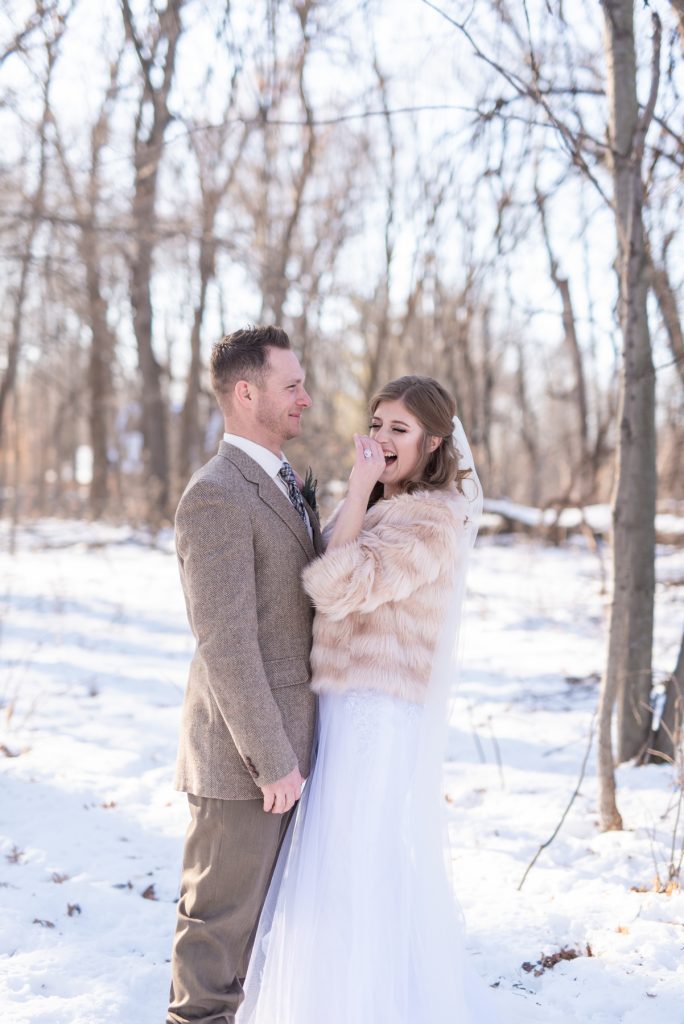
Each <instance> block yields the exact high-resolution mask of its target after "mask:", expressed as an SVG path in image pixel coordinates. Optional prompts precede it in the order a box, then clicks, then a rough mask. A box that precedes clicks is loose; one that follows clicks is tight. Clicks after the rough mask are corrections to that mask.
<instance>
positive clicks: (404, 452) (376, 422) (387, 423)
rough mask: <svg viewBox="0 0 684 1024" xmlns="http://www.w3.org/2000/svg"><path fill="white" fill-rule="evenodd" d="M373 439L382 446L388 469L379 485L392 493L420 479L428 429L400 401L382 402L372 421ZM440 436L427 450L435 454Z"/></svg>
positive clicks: (371, 434) (432, 439)
mask: <svg viewBox="0 0 684 1024" xmlns="http://www.w3.org/2000/svg"><path fill="white" fill-rule="evenodd" d="M369 433H370V436H371V437H372V438H374V440H376V441H377V442H378V444H379V445H380V446H381V448H382V450H383V452H384V455H385V469H384V471H383V473H382V475H381V477H380V483H382V484H384V485H385V494H386V495H387V494H388V493H389V494H391V493H392V492H393V491H394V490H396V489H397V488H398V487H399V484H401V483H403V482H404V481H405V480H412V479H417V478H418V477H419V476H420V472H421V470H422V462H423V460H424V455H423V438H424V437H425V428H424V427H423V425H422V424H421V423H420V422H419V420H417V419H416V417H415V416H414V415H413V413H411V412H409V410H408V409H407V408H406V406H405V405H404V403H403V402H402V401H401V399H394V400H392V401H388V400H386V401H384V402H380V403H379V405H378V407H377V408H376V410H375V412H374V413H373V416H372V417H371V422H370V431H369ZM439 442H440V438H439V437H431V438H430V444H429V446H428V451H431V452H432V451H434V450H435V448H436V447H437V445H438V444H439Z"/></svg>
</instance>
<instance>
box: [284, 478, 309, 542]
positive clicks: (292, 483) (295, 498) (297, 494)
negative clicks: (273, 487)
mask: <svg viewBox="0 0 684 1024" xmlns="http://www.w3.org/2000/svg"><path fill="white" fill-rule="evenodd" d="M278 476H280V477H282V479H283V480H284V481H285V483H286V484H287V493H288V495H289V498H290V501H291V502H292V504H293V505H294V507H295V508H296V509H297V512H298V513H299V515H300V517H301V520H302V522H303V523H304V525H305V526H306V527H308V525H309V518H308V516H307V514H306V508H305V507H304V499H303V498H302V494H301V491H300V490H299V488H298V487H297V479H296V477H295V475H294V472H293V471H292V466H291V465H290V463H289V462H283V464H282V466H281V467H280V469H279V470H278Z"/></svg>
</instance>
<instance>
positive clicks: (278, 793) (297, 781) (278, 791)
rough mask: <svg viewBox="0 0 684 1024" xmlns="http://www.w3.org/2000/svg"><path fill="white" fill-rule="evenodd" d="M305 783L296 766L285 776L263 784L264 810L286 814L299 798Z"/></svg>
mask: <svg viewBox="0 0 684 1024" xmlns="http://www.w3.org/2000/svg"><path fill="white" fill-rule="evenodd" d="M303 785H304V779H303V778H302V777H301V775H300V774H299V768H295V769H294V771H291V772H290V774H289V775H285V776H284V778H282V779H277V780H276V781H275V782H272V783H271V784H270V785H268V786H262V787H261V791H262V793H263V794H264V810H265V811H271V812H272V813H273V814H285V812H286V811H289V810H290V808H292V807H294V805H295V804H296V803H297V801H298V800H299V798H300V796H301V794H302V786H303Z"/></svg>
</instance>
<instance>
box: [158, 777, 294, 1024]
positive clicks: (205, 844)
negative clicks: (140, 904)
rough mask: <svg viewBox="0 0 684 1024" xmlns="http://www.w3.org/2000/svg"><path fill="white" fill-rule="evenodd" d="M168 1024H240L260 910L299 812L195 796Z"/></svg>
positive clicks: (185, 854)
mask: <svg viewBox="0 0 684 1024" xmlns="http://www.w3.org/2000/svg"><path fill="white" fill-rule="evenodd" d="M188 802H189V804H190V813H191V815H192V820H191V822H190V825H189V827H188V831H187V835H186V838H185V848H184V851H183V874H182V878H181V894H180V900H179V901H178V916H177V923H176V934H175V938H174V942H173V953H172V961H171V976H172V980H171V999H170V1003H169V1011H168V1016H167V1024H189V1022H190V1021H192V1022H193V1024H233V1022H234V1020H235V1014H236V1013H237V1009H238V1006H239V1005H240V1003H241V1002H242V983H243V981H244V978H245V974H246V973H247V964H248V963H249V957H250V953H251V951H252V944H253V942H254V937H255V933H256V926H257V924H258V921H259V914H260V913H261V908H262V906H263V903H264V899H265V898H266V892H267V889H268V884H269V882H270V879H271V875H272V873H273V868H274V866H275V862H276V858H277V856H278V850H279V848H280V844H281V842H282V839H283V837H284V835H285V831H286V829H287V825H288V822H289V819H290V816H291V814H292V812H290V813H289V814H267V813H265V811H264V810H263V804H262V801H261V800H213V799H210V798H209V797H198V796H192V795H190V794H189V795H188Z"/></svg>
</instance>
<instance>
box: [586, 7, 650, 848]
mask: <svg viewBox="0 0 684 1024" xmlns="http://www.w3.org/2000/svg"><path fill="white" fill-rule="evenodd" d="M602 8H603V13H604V22H605V51H606V63H607V86H608V102H609V111H610V122H609V143H610V150H609V154H610V164H611V172H612V177H613V194H614V209H615V220H616V230H617V240H618V252H617V261H616V263H617V270H618V278H619V299H618V304H619V323H620V333H621V340H622V360H623V366H622V373H621V380H620V407H619V413H618V418H619V428H620V429H619V439H618V449H617V478H616V485H615V491H614V496H613V555H614V567H613V601H612V607H611V614H610V634H609V641H608V653H607V662H606V668H605V672H604V676H603V681H602V688H601V703H600V712H599V736H600V744H599V746H600V754H599V768H600V777H601V796H600V811H601V818H602V824H603V827H604V828H615V827H620V825H621V823H620V821H619V814H618V813H617V808H616V807H615V799H614V779H613V778H612V775H613V765H612V761H613V758H612V743H611V733H610V730H611V719H612V709H613V706H614V703H617V711H618V751H617V757H618V761H626V760H628V759H629V758H632V757H635V756H636V755H637V754H638V753H639V751H640V749H641V748H642V746H643V744H644V742H645V741H646V739H647V737H648V731H649V724H650V710H649V695H650V690H651V656H652V644H653V601H654V591H655V570H654V562H655V522H654V520H655V499H656V466H655V456H656V452H655V377H654V372H653V363H652V356H651V342H650V335H649V327H648V319H647V307H646V302H647V295H648V284H649V282H648V265H647V257H646V246H645V241H644V228H643V219H642V208H643V185H642V158H643V146H644V139H645V135H646V131H647V129H648V124H649V122H650V119H651V117H652V113H653V106H654V105H655V98H656V96H657V88H658V66H659V52H660V49H659V31H658V29H659V22H655V32H654V62H653V69H654V70H653V79H652V83H651V94H650V96H649V102H648V104H647V106H646V108H645V109H644V111H643V112H642V113H641V114H640V112H639V105H638V101H637V94H636V55H635V47H634V10H633V0H602Z"/></svg>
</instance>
